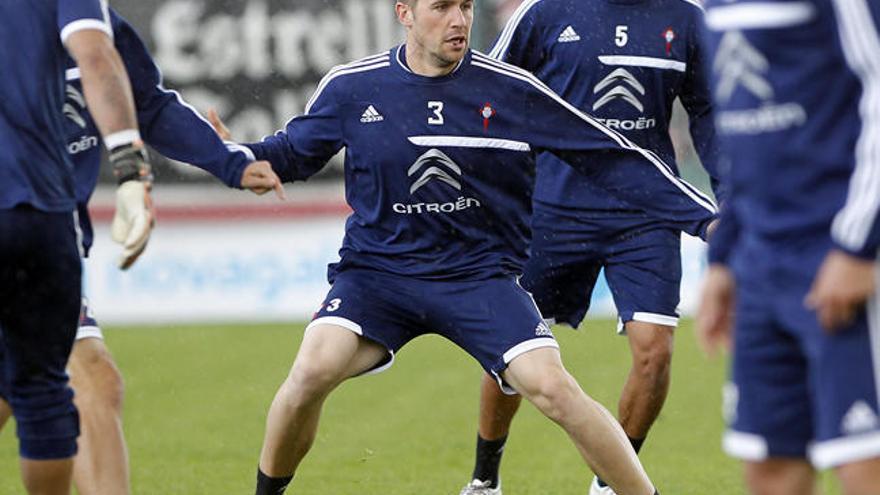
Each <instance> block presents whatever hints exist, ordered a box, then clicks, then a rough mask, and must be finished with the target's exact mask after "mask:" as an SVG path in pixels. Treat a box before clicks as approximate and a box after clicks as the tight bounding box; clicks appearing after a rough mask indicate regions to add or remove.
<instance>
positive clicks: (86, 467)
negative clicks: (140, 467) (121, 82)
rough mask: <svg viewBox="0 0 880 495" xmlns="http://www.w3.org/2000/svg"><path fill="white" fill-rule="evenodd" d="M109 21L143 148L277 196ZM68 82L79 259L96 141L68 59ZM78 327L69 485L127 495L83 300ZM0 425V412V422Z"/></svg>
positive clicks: (262, 174) (112, 372)
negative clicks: (74, 445) (75, 436)
mask: <svg viewBox="0 0 880 495" xmlns="http://www.w3.org/2000/svg"><path fill="white" fill-rule="evenodd" d="M109 15H110V26H111V28H112V31H113V42H114V45H115V47H116V49H117V50H118V51H119V54H120V55H121V56H122V60H123V62H124V64H125V67H126V69H127V72H128V75H129V78H130V82H131V86H132V92H133V97H134V102H135V106H136V113H137V119H138V123H139V126H140V129H141V132H142V133H143V137H144V140H145V141H146V143H147V144H149V145H151V146H153V147H154V148H155V149H157V150H158V151H159V152H160V153H162V154H163V155H166V156H168V157H171V158H173V159H175V160H179V161H182V162H186V163H191V164H194V165H196V166H198V167H200V168H202V169H204V170H207V171H208V172H211V173H212V174H213V175H215V176H216V177H218V178H219V179H220V180H221V181H223V182H224V183H225V184H227V185H228V186H230V187H242V188H246V189H250V190H252V191H254V192H256V193H258V194H261V193H264V192H267V191H269V190H271V189H275V190H276V191H277V192H278V193H279V195H282V189H281V181H280V180H279V179H278V177H277V176H276V175H275V174H274V173H273V172H272V170H271V167H270V166H269V164H268V163H266V162H256V163H251V160H249V159H248V157H247V155H246V154H245V153H243V152H242V151H240V150H239V151H230V150H228V149H227V147H226V146H225V145H224V144H223V142H222V141H220V139H218V137H217V135H216V134H215V133H214V131H213V129H212V127H211V126H210V124H209V123H208V122H206V121H205V120H204V119H203V118H202V117H201V116H199V114H198V113H197V112H196V111H195V110H194V109H193V108H192V107H190V106H189V105H187V104H186V103H185V102H184V101H183V100H181V99H180V96H179V95H178V94H177V93H176V92H173V91H168V90H166V89H165V88H163V86H162V77H161V74H160V72H159V69H158V68H157V67H156V64H155V63H154V62H153V60H152V58H151V57H150V54H149V52H148V51H147V49H146V46H144V44H143V42H142V41H141V39H140V37H139V36H138V35H137V33H136V32H135V30H134V29H133V28H132V27H131V26H130V25H129V24H128V23H127V22H126V21H125V20H124V19H123V18H122V17H120V16H119V15H118V14H117V13H116V12H115V11H114V10H113V9H110V10H109ZM66 79H67V89H66V93H67V101H66V103H65V105H64V111H65V114H66V116H67V117H68V118H67V119H66V124H67V126H66V129H67V141H68V143H69V144H68V146H67V149H68V152H69V153H70V155H71V157H72V158H73V161H74V174H75V188H76V200H77V211H78V214H79V216H78V219H79V226H80V228H81V231H82V236H81V240H82V250H83V256H84V257H88V253H89V250H90V248H91V246H92V241H93V230H92V224H91V221H90V219H89V212H88V202H89V199H90V198H91V195H92V192H93V191H94V189H95V186H96V184H97V179H98V172H99V168H100V162H101V156H100V147H99V146H98V143H99V135H98V132H97V129H96V128H95V123H94V120H93V119H92V116H91V115H90V113H89V111H88V108H87V107H86V105H85V101H84V99H83V97H82V84H81V80H80V70H79V69H78V68H77V66H76V64H75V63H74V62H73V60H68V65H67V70H66ZM137 254H140V253H139V252H138V253H132V254H131V255H128V256H123V258H122V259H121V260H120V265H121V266H123V267H126V268H127V267H128V266H131V264H132V263H133V262H134V261H135V258H136V257H137ZM79 321H80V323H79V328H78V330H77V334H76V342H75V344H74V346H73V351H72V353H71V356H70V362H69V366H68V369H69V372H70V383H71V386H72V387H73V389H74V391H75V392H76V395H75V397H74V402H75V405H76V406H77V409H78V410H79V413H80V424H81V430H82V432H81V436H80V438H79V444H78V446H79V452H78V453H77V456H76V457H75V459H74V472H73V478H74V484H75V485H76V487H77V490H78V491H79V493H80V494H81V495H96V494H113V495H120V494H126V493H129V486H128V462H127V457H128V456H127V454H126V448H125V439H124V437H123V434H122V398H123V383H122V376H121V375H120V373H119V370H118V368H117V367H116V364H115V362H114V361H113V358H112V356H111V354H110V352H109V350H108V349H107V346H106V345H105V344H104V341H103V335H102V332H101V329H100V327H99V326H98V323H97V321H96V320H95V317H94V314H93V312H92V308H90V307H89V306H88V303H87V300H86V299H85V298H83V305H82V309H81V311H80V320H79ZM3 419H4V417H3V414H2V412H0V421H3Z"/></svg>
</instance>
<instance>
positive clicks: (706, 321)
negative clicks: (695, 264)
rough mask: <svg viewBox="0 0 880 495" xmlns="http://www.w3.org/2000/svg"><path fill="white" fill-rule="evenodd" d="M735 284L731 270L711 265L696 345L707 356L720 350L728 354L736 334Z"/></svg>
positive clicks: (704, 292) (702, 299)
mask: <svg viewBox="0 0 880 495" xmlns="http://www.w3.org/2000/svg"><path fill="white" fill-rule="evenodd" d="M735 288H736V282H735V281H734V278H733V273H732V272H731V271H730V268H728V267H726V266H724V265H721V264H712V265H709V270H708V271H707V273H706V282H705V284H704V285H703V293H702V296H701V298H700V306H699V309H698V311H697V322H696V323H697V341H698V342H699V344H700V347H701V348H702V349H703V352H704V353H706V355H707V356H709V357H713V356H714V355H715V354H716V352H717V351H718V349H719V348H722V349H725V350H729V349H730V345H731V340H732V338H731V336H732V334H733V308H734V304H735V302H736V301H735V294H734V292H735Z"/></svg>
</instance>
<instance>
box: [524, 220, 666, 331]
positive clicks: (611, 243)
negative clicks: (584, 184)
mask: <svg viewBox="0 0 880 495" xmlns="http://www.w3.org/2000/svg"><path fill="white" fill-rule="evenodd" d="M602 268H604V269H605V279H606V280H607V281H608V287H609V288H610V289H611V294H612V296H613V297H614V304H615V306H617V313H618V315H619V317H620V322H621V326H620V328H619V330H622V324H624V323H627V322H629V321H633V320H635V321H643V322H646V323H656V324H660V325H667V326H676V325H678V311H677V308H678V303H679V298H680V294H679V291H680V285H681V233H680V232H679V231H676V230H671V229H667V228H655V229H650V230H646V231H642V232H639V233H635V234H631V235H622V236H619V237H616V238H611V239H608V238H602V237H599V236H598V235H597V234H596V233H595V232H591V231H589V230H587V229H584V228H583V227H582V226H579V225H577V223H576V222H572V221H568V220H563V219H560V218H559V217H557V216H555V215H552V214H548V213H543V212H541V211H536V212H535V214H534V218H533V220H532V245H531V257H530V258H529V261H528V263H526V266H525V270H524V273H523V277H522V281H521V282H522V285H523V287H525V288H526V290H528V291H529V292H531V293H532V294H534V295H535V300H536V301H537V303H538V307H539V308H540V309H541V313H542V314H543V315H544V317H545V318H547V319H548V320H550V321H552V322H553V323H567V324H569V325H571V326H572V327H573V328H577V327H578V325H580V323H581V321H582V320H583V319H584V316H585V315H586V314H587V310H588V309H589V307H590V298H591V296H592V293H593V287H594V286H595V285H596V279H597V278H598V276H599V271H600V270H601V269H602Z"/></svg>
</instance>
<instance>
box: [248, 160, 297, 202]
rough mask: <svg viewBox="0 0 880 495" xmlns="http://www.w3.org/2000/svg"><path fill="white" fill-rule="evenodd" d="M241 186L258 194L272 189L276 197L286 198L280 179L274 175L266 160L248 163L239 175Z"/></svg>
mask: <svg viewBox="0 0 880 495" xmlns="http://www.w3.org/2000/svg"><path fill="white" fill-rule="evenodd" d="M241 187H242V189H248V190H250V191H251V192H253V193H255V194H259V195H263V194H266V193H267V192H269V191H273V190H274V191H275V195H276V196H278V199H281V200H285V199H287V196H286V195H285V194H284V187H283V186H282V185H281V179H279V178H278V176H277V175H275V172H274V171H273V170H272V165H270V164H269V162H267V161H262V160H261V161H258V162H253V163H251V164H250V165H248V166H247V167H246V168H245V169H244V173H243V174H242V175H241Z"/></svg>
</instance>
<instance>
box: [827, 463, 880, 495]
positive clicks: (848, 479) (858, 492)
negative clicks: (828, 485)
mask: <svg viewBox="0 0 880 495" xmlns="http://www.w3.org/2000/svg"><path fill="white" fill-rule="evenodd" d="M836 474H837V477H838V479H840V485H841V487H842V488H843V493H844V494H845V495H872V494H876V493H877V490H880V458H874V459H869V460H866V461H859V462H854V463H852V464H847V465H845V466H841V467H839V468H837V469H836Z"/></svg>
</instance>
